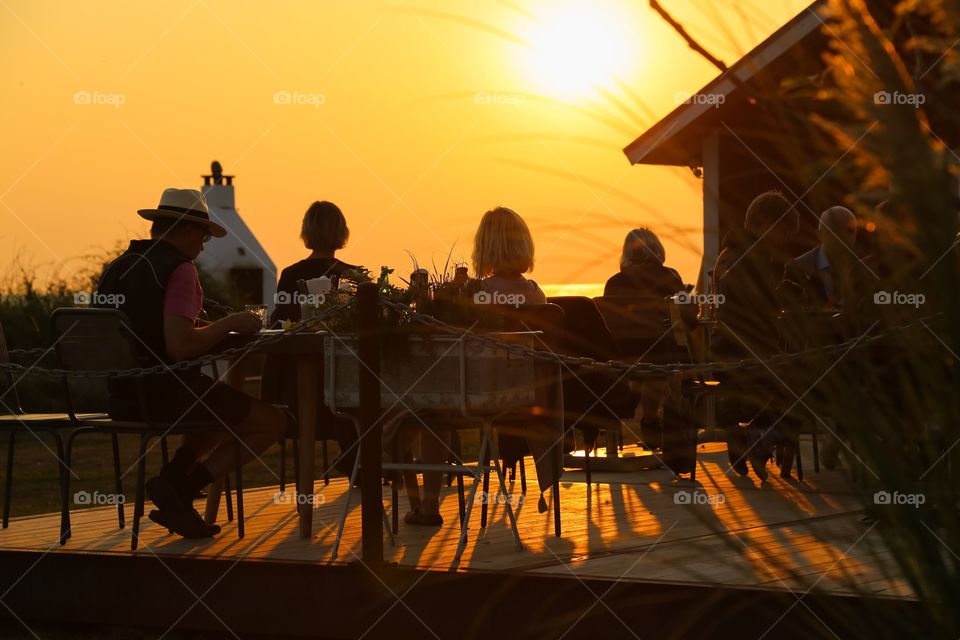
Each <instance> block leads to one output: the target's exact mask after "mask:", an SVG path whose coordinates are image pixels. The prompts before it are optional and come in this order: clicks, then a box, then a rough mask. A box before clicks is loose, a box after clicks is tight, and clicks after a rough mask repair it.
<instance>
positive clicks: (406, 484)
mask: <svg viewBox="0 0 960 640" xmlns="http://www.w3.org/2000/svg"><path fill="white" fill-rule="evenodd" d="M397 437H399V438H402V440H401V444H400V449H401V460H403V461H404V462H411V461H412V459H413V452H414V451H416V449H417V446H416V445H417V440H418V439H419V438H420V429H418V428H415V427H407V428H405V429H403V430H402V431H401V433H400V435H398V436H397ZM402 475H403V488H404V491H406V493H407V501H408V502H409V503H410V511H411V512H417V511H420V486H419V485H418V484H417V472H416V471H404V472H403V473H402Z"/></svg>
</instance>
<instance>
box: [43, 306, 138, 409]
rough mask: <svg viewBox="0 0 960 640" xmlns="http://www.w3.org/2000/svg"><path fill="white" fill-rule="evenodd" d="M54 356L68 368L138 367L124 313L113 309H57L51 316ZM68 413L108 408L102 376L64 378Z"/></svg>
mask: <svg viewBox="0 0 960 640" xmlns="http://www.w3.org/2000/svg"><path fill="white" fill-rule="evenodd" d="M51 324H52V327H53V337H54V341H55V344H56V349H57V356H58V357H59V360H60V364H61V366H62V368H64V369H67V370H70V371H109V370H111V369H134V368H137V367H139V366H140V364H139V362H138V359H137V348H136V342H135V339H134V337H133V331H132V329H130V321H129V320H128V318H127V316H126V314H124V313H123V312H122V311H119V310H116V309H86V308H80V309H72V308H60V309H56V310H55V311H54V312H53V315H52V316H51ZM64 390H65V391H66V394H67V402H68V407H69V410H70V411H71V412H80V411H102V412H106V411H107V409H108V407H109V384H108V382H107V379H105V378H72V377H66V378H65V379H64Z"/></svg>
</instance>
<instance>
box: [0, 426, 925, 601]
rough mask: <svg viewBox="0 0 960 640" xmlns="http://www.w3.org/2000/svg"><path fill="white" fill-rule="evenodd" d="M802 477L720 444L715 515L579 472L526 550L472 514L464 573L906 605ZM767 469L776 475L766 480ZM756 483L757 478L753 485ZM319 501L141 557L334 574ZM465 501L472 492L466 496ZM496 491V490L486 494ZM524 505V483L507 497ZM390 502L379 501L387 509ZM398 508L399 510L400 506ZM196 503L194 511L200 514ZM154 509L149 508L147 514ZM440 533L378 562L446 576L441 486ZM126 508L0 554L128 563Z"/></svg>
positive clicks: (854, 516) (448, 522) (328, 498)
mask: <svg viewBox="0 0 960 640" xmlns="http://www.w3.org/2000/svg"><path fill="white" fill-rule="evenodd" d="M803 450H804V454H805V461H809V462H808V463H807V466H808V467H810V470H809V471H808V473H807V476H806V480H805V482H804V483H803V484H801V483H799V482H796V481H786V480H781V479H780V478H779V477H775V475H774V474H773V473H771V477H770V480H769V482H767V483H764V484H763V485H761V484H760V483H759V482H758V481H757V480H756V479H755V478H753V479H748V478H739V477H731V474H728V473H727V472H728V470H729V467H728V465H727V463H726V453H725V449H724V447H723V445H717V444H709V445H703V446H701V449H700V461H699V468H698V475H697V479H698V482H699V484H700V485H701V487H700V491H701V492H702V493H703V494H704V495H706V496H708V497H712V498H711V500H712V503H710V504H683V503H681V502H680V501H678V499H677V496H678V494H679V493H680V492H689V491H691V490H692V485H690V483H689V482H688V481H680V482H677V481H676V479H675V478H673V476H672V474H670V473H669V472H667V471H663V470H653V471H643V472H634V473H595V474H594V483H593V484H592V485H591V486H590V487H587V486H586V485H585V484H584V476H583V474H582V473H581V472H568V473H567V474H566V475H565V476H564V478H563V482H562V483H561V498H562V519H563V535H562V537H561V538H556V537H555V536H554V535H553V516H552V503H551V501H550V500H549V497H550V496H549V494H548V495H547V496H546V497H547V502H548V505H550V508H551V510H548V512H547V513H545V514H540V513H538V512H537V504H536V503H537V498H538V496H537V495H536V494H535V493H534V492H533V491H531V492H530V493H528V495H527V496H526V499H525V501H524V502H523V504H522V505H521V508H520V509H519V520H518V528H519V531H520V535H521V539H522V540H523V543H524V550H523V551H518V550H517V549H516V548H515V546H514V543H513V533H512V531H511V530H510V528H509V526H508V524H507V519H506V511H505V509H504V508H503V506H502V505H491V512H490V521H489V523H488V526H487V528H486V529H480V528H479V520H480V511H479V506H478V508H477V509H476V510H475V511H474V514H473V516H472V517H471V525H470V535H469V538H468V540H469V541H468V546H467V549H466V552H465V553H464V558H463V562H462V564H461V566H460V568H459V570H460V571H509V572H530V573H534V574H538V575H565V576H570V575H575V576H580V577H584V578H586V577H590V578H598V579H609V580H612V581H624V580H625V581H638V582H664V583H683V584H701V585H733V586H746V587H757V588H765V589H775V590H788V591H793V592H794V593H796V594H802V593H803V592H804V591H805V590H806V589H808V588H810V586H811V585H816V586H817V588H819V589H823V590H825V591H827V592H831V593H849V594H875V595H881V594H882V595H885V596H895V597H904V598H911V597H912V593H911V591H910V589H909V587H908V585H907V584H906V581H905V580H903V579H902V577H900V575H899V573H898V571H897V569H896V564H895V562H894V560H893V558H892V555H891V554H890V553H889V551H888V550H887V549H886V548H885V547H884V545H883V543H882V541H881V540H880V536H879V534H878V532H876V531H875V530H869V528H868V527H866V526H864V525H862V524H860V522H859V517H860V512H861V508H862V507H861V504H860V502H859V499H858V496H857V495H856V492H855V491H854V490H853V488H852V487H851V485H850V484H849V482H848V481H847V480H846V478H845V476H844V475H843V474H842V473H841V472H839V471H828V470H826V469H823V470H821V472H820V473H813V472H812V466H813V465H812V459H813V458H812V451H811V448H810V443H809V442H805V443H804V446H803ZM526 471H527V483H528V487H530V488H531V489H532V488H534V487H536V486H537V484H536V470H535V468H534V466H533V464H532V463H531V462H530V460H529V459H528V460H527V469H526ZM771 471H773V469H772V468H771ZM751 477H752V476H751ZM315 490H316V491H317V495H318V496H321V499H322V502H321V503H320V504H318V505H317V506H316V507H315V509H314V535H313V538H312V539H311V540H301V539H300V538H299V537H298V528H297V519H296V514H295V510H294V508H293V504H292V501H291V500H292V496H293V492H292V489H288V491H287V492H286V494H284V497H285V498H286V501H285V502H284V501H282V500H277V495H278V491H277V488H276V487H266V488H259V489H250V490H247V491H245V492H244V501H245V506H246V537H245V538H244V539H243V540H239V539H238V538H237V536H236V523H227V522H225V520H226V514H225V504H224V501H221V511H220V518H219V520H218V521H219V522H220V523H221V525H222V526H223V531H222V533H221V534H220V535H219V536H217V537H216V538H214V539H210V540H204V541H199V542H198V541H186V540H182V539H179V538H178V537H176V536H173V535H170V534H168V533H167V531H166V530H164V529H162V528H160V527H157V526H156V525H154V524H153V523H152V522H150V521H149V520H146V519H144V521H143V525H142V532H141V541H142V546H141V549H140V550H138V551H136V552H134V553H136V554H140V555H156V556H157V557H159V558H161V559H162V558H164V557H167V556H187V557H197V558H201V557H208V558H210V557H212V558H235V559H238V560H239V559H242V560H244V561H257V560H271V561H278V560H279V561H291V562H299V563H331V562H334V560H333V559H332V556H331V552H332V546H333V541H334V537H335V535H336V528H337V523H338V522H339V519H340V513H341V510H342V508H343V503H344V500H345V499H346V494H347V491H349V490H350V489H349V488H348V486H347V482H346V481H345V480H344V479H343V478H336V479H334V480H332V481H331V482H330V484H329V485H323V484H322V483H319V482H318V483H317V484H316V486H315ZM468 490H469V486H468ZM496 490H497V483H496V481H495V478H491V491H496ZM352 491H353V495H352V506H351V509H350V512H349V515H348V518H347V526H346V529H345V532H344V536H343V542H342V546H341V553H340V557H339V558H338V559H337V560H336V562H338V563H340V562H349V561H352V560H355V559H356V558H357V554H359V553H360V496H359V491H358V490H352ZM512 491H513V493H512V495H513V496H514V497H517V496H519V483H517V485H516V486H513V487H512ZM389 500H390V493H389V490H388V489H387V488H385V489H384V501H385V503H387V504H388V508H389ZM400 500H401V504H400V506H399V509H400V511H401V514H402V513H404V512H405V511H406V507H405V502H406V500H405V498H404V497H403V496H402V495H401V497H400ZM199 506H200V505H199V503H198V507H199ZM148 510H149V507H148ZM441 511H442V515H443V517H444V520H445V525H444V526H443V527H442V528H440V529H439V530H437V529H432V528H418V527H408V526H405V525H403V524H402V523H401V528H400V532H399V534H398V535H397V544H396V546H395V547H392V546H390V545H389V544H385V554H386V556H387V560H389V561H394V562H398V563H399V564H401V565H405V566H411V567H417V568H421V569H438V570H447V568H448V567H449V565H450V563H451V561H452V559H453V556H454V553H455V551H456V546H457V538H458V534H459V527H458V517H457V493H456V487H455V486H454V487H450V488H445V489H444V493H443V498H442V503H441ZM132 512H133V508H132V505H127V507H126V514H127V528H125V529H122V530H121V529H118V528H117V519H116V508H115V507H97V508H87V509H77V510H74V511H73V512H72V515H71V517H72V534H73V535H72V538H71V539H70V540H69V541H68V543H67V544H66V545H64V546H63V547H60V546H59V545H58V544H57V543H56V540H57V537H58V531H59V515H58V514H47V515H43V516H30V517H24V518H16V519H14V520H12V521H11V523H10V527H9V528H8V529H6V530H2V531H0V549H13V550H16V549H21V550H39V551H43V552H50V553H95V554H120V555H127V554H130V553H131V551H130V550H129V546H130V536H131V533H130V523H131V520H132Z"/></svg>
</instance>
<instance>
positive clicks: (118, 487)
mask: <svg viewBox="0 0 960 640" xmlns="http://www.w3.org/2000/svg"><path fill="white" fill-rule="evenodd" d="M110 445H111V446H112V448H113V478H114V483H113V490H114V494H115V495H116V496H118V498H117V526H118V527H119V528H120V529H123V528H124V527H125V526H126V525H127V522H126V518H125V517H124V515H123V504H124V501H123V500H120V499H119V496H122V495H123V478H122V477H121V476H122V472H121V471H120V439H119V438H118V437H117V434H115V433H111V434H110Z"/></svg>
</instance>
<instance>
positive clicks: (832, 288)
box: [783, 207, 859, 309]
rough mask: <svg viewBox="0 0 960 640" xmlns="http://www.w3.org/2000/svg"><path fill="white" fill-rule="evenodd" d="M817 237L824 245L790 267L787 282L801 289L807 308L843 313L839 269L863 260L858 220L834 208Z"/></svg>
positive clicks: (785, 275)
mask: <svg viewBox="0 0 960 640" xmlns="http://www.w3.org/2000/svg"><path fill="white" fill-rule="evenodd" d="M817 237H818V238H819V239H820V244H818V245H817V246H816V247H814V248H813V249H811V250H810V251H807V252H806V253H804V254H803V255H800V256H797V257H796V258H794V259H793V260H791V261H789V262H788V263H787V265H786V267H785V268H784V272H783V279H784V280H789V281H791V282H794V283H796V284H798V285H800V287H801V288H802V289H803V306H804V307H805V308H808V309H839V308H840V307H841V306H842V304H843V293H842V287H841V286H840V282H839V281H838V280H839V279H840V274H839V273H837V271H838V268H837V267H841V268H842V267H843V266H845V265H847V264H849V263H850V261H851V260H859V257H858V256H857V255H856V253H854V243H855V242H856V239H857V217H856V216H855V215H854V214H853V212H852V211H850V210H849V209H847V208H846V207H830V208H829V209H827V210H826V211H824V212H823V213H822V214H820V225H819V227H818V229H817Z"/></svg>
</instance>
